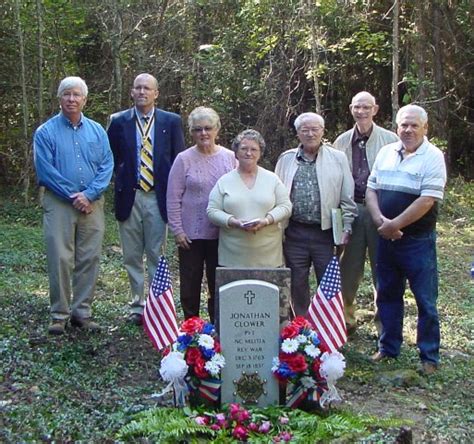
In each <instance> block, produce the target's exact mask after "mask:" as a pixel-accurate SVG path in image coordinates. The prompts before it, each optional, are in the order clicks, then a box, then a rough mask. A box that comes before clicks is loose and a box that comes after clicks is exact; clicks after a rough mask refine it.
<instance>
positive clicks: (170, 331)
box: [143, 256, 178, 350]
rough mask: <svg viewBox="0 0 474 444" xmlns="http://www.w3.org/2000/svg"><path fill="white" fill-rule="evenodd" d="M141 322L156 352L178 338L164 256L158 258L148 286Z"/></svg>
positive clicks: (169, 278)
mask: <svg viewBox="0 0 474 444" xmlns="http://www.w3.org/2000/svg"><path fill="white" fill-rule="evenodd" d="M143 320H144V322H143V327H144V328H145V331H146V332H147V334H148V337H149V338H150V339H151V342H153V345H154V346H155V348H157V349H158V350H161V349H162V348H165V347H167V346H168V345H170V344H172V343H173V342H174V341H175V340H176V338H177V337H178V324H177V322H176V310H175V308H174V301H173V287H172V285H171V277H170V270H169V268H168V263H167V262H166V259H165V257H164V256H161V257H160V262H159V263H158V268H157V269H156V273H155V276H154V277H153V281H152V283H151V285H150V291H149V293H148V299H147V301H146V304H145V310H144V312H143Z"/></svg>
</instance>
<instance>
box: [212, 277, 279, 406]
mask: <svg viewBox="0 0 474 444" xmlns="http://www.w3.org/2000/svg"><path fill="white" fill-rule="evenodd" d="M279 311H280V300H279V289H278V287H277V286H276V285H273V284H270V283H268V282H264V281H258V280H239V281H235V282H231V283H229V284H226V285H223V286H222V287H220V289H219V313H218V316H219V325H220V341H221V344H222V352H223V354H224V356H225V359H226V366H225V367H224V369H223V371H222V388H221V402H222V403H229V402H239V403H242V404H244V405H257V406H259V407H263V406H267V405H272V404H278V401H279V388H278V382H277V380H276V379H275V377H274V376H273V374H272V372H271V367H272V360H273V358H274V357H275V356H277V355H278V346H279V343H278V337H279V325H280V313H279Z"/></svg>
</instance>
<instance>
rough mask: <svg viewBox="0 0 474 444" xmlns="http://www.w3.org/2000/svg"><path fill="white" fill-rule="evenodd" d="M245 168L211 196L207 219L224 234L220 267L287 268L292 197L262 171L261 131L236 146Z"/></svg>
mask: <svg viewBox="0 0 474 444" xmlns="http://www.w3.org/2000/svg"><path fill="white" fill-rule="evenodd" d="M233 149H234V151H235V153H236V157H237V159H238V161H239V166H238V167H237V168H236V169H235V170H233V171H231V172H229V173H227V174H224V175H223V176H222V177H221V178H220V179H219V180H218V181H217V183H216V185H215V186H214V188H213V189H212V191H211V194H210V196H209V205H208V207H207V215H208V217H209V220H210V221H211V222H212V223H213V224H215V225H217V226H218V227H219V228H220V230H219V253H218V256H219V265H221V266H224V267H245V268H265V267H269V268H274V267H280V266H282V265H283V264H284V259H283V250H282V233H283V231H282V228H281V226H280V223H281V222H283V221H285V222H286V220H287V219H288V218H289V217H290V215H291V208H292V207H291V202H290V199H289V196H288V191H287V189H286V187H285V186H284V185H283V183H282V182H281V180H280V179H279V178H278V176H277V175H276V174H274V173H272V172H270V171H268V170H266V169H264V168H262V167H260V166H258V161H259V159H260V158H261V156H262V155H263V151H264V149H265V141H264V140H263V137H262V136H261V134H260V133H259V132H257V131H255V130H245V131H243V132H241V133H240V134H239V135H238V136H237V137H236V139H235V141H234V143H233Z"/></svg>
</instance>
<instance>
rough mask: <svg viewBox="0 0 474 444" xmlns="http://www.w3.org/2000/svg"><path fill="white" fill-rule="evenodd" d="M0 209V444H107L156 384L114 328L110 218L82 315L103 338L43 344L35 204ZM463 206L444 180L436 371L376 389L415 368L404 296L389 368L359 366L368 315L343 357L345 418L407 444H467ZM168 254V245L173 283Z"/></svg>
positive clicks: (467, 225)
mask: <svg viewBox="0 0 474 444" xmlns="http://www.w3.org/2000/svg"><path fill="white" fill-rule="evenodd" d="M0 200H1V201H0V232H1V233H2V236H1V237H0V296H1V297H0V308H1V323H0V366H1V376H0V411H1V413H2V415H0V441H1V442H53V441H54V442H76V441H81V442H114V441H116V440H117V439H118V435H117V434H118V431H119V430H120V429H121V428H122V427H124V426H126V425H127V424H130V423H131V421H132V419H133V418H134V417H135V414H136V413H138V412H143V411H146V410H147V409H150V408H152V407H156V401H155V400H154V399H153V398H151V397H150V395H151V394H152V393H156V392H157V391H159V390H160V388H161V387H162V384H161V382H160V380H159V379H158V377H157V367H158V363H159V356H158V354H157V353H156V351H155V350H153V348H152V347H151V345H150V343H149V341H148V339H147V338H146V337H145V336H144V335H143V333H142V331H141V330H139V329H136V328H135V327H132V326H128V325H126V324H125V323H124V322H123V321H124V316H125V315H126V312H127V298H128V283H127V278H126V274H125V272H124V270H123V267H122V265H121V252H120V247H119V240H118V233H117V227H116V224H115V221H114V219H113V215H112V211H111V209H110V207H108V208H107V231H106V237H105V242H104V251H103V257H102V262H101V274H100V278H99V282H98V287H97V295H96V300H95V302H94V306H93V309H94V314H95V318H96V319H98V320H99V321H100V322H101V323H102V324H103V325H104V326H105V331H104V332H103V333H102V334H98V335H87V334H84V333H81V332H78V331H75V330H70V331H69V332H68V334H67V335H65V336H64V337H60V338H54V337H48V336H47V335H46V329H47V325H48V322H49V314H48V310H49V299H48V281H47V271H46V260H45V253H44V245H43V237H42V230H41V209H40V207H39V206H38V205H36V204H35V203H34V202H31V204H30V205H28V206H24V205H23V204H22V203H20V202H19V201H17V200H15V198H14V195H13V194H9V195H3V196H0ZM108 201H109V202H110V201H111V199H110V196H108ZM473 203H474V187H473V185H472V184H469V183H464V182H463V181H461V180H459V179H456V180H454V181H452V182H451V184H450V187H449V189H448V191H447V193H446V202H445V204H444V206H443V209H442V213H441V220H440V223H439V227H438V234H439V238H438V254H439V270H440V296H439V304H438V306H439V311H440V317H441V330H442V350H441V355H442V367H441V369H440V371H439V372H438V373H437V374H436V375H434V376H433V377H431V378H429V379H428V378H424V377H421V378H419V379H418V380H416V381H415V382H414V383H411V384H408V385H407V386H403V385H402V386H397V385H393V384H387V383H386V382H383V381H382V380H381V379H380V375H381V374H384V373H385V372H391V371H402V370H406V369H411V370H415V369H416V368H417V365H418V356H417V352H416V348H415V346H414V344H415V339H416V334H415V328H416V306H415V304H414V300H413V297H412V296H411V295H410V292H407V295H406V296H407V297H406V316H405V321H406V322H405V332H404V333H405V344H404V346H403V349H402V354H401V356H400V358H399V359H398V360H396V361H391V362H389V363H383V364H380V365H377V366H375V365H373V364H371V363H370V362H369V360H368V359H367V356H368V355H370V354H371V353H372V352H373V351H374V350H375V346H376V340H375V328H374V326H373V325H372V323H371V322H370V320H369V319H368V315H366V317H365V318H364V319H361V320H360V328H359V330H358V333H357V336H356V338H355V340H354V341H352V342H350V343H348V344H347V345H346V346H345V347H344V354H345V355H346V358H347V362H348V366H347V371H346V376H345V377H344V378H343V380H341V381H340V384H339V388H340V391H341V393H342V395H343V397H344V399H345V403H344V405H343V407H344V409H345V410H349V411H352V412H355V413H363V414H367V415H375V416H378V417H381V418H382V417H383V418H401V419H406V420H407V421H408V420H412V421H413V426H412V427H413V433H414V438H415V441H417V442H420V441H434V442H463V441H464V442H469V441H471V440H472V432H471V429H472V425H473V420H474V412H473V408H472V399H473V395H474V393H473V392H474V391H473V386H472V374H474V372H473V360H472V355H473V344H472V338H473V329H474V328H473V327H474V324H473V322H474V321H473V319H474V316H473V281H472V280H471V279H470V277H469V269H470V264H471V261H472V254H473V250H472V248H473V244H474V242H473V240H474V228H473V224H472V221H473ZM173 248H174V246H173V243H172V242H169V245H168V252H169V254H168V255H169V257H170V258H171V269H172V271H174V274H173V275H174V277H176V276H177V273H176V270H177V259H176V258H175V257H174V256H173V253H174V252H173ZM367 273H368V272H367ZM368 282H369V276H368V274H367V279H365V283H364V285H363V286H362V288H361V292H360V293H361V295H360V297H359V300H358V304H359V306H360V307H361V308H367V309H368V310H370V309H371V308H372V304H371V289H370V287H369V286H368V285H367V283H368ZM175 284H176V282H175ZM175 288H176V289H177V285H175ZM177 293H178V292H177V291H176V296H177ZM397 433H398V431H397V430H396V429H390V428H384V427H372V428H371V427H369V428H368V429H367V431H366V432H365V433H364V434H362V435H361V434H358V435H357V437H354V436H352V437H346V438H345V440H346V441H351V442H352V441H358V442H393V441H394V438H395V436H396V434H397ZM339 441H340V440H339Z"/></svg>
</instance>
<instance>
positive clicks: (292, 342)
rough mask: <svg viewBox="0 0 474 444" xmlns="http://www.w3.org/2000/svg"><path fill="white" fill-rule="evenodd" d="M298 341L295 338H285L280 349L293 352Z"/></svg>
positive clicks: (297, 345) (296, 347)
mask: <svg viewBox="0 0 474 444" xmlns="http://www.w3.org/2000/svg"><path fill="white" fill-rule="evenodd" d="M298 347H299V343H298V341H297V340H296V339H290V338H287V339H285V340H284V341H283V343H282V344H281V350H282V352H283V353H294V352H295V351H297V350H298Z"/></svg>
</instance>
